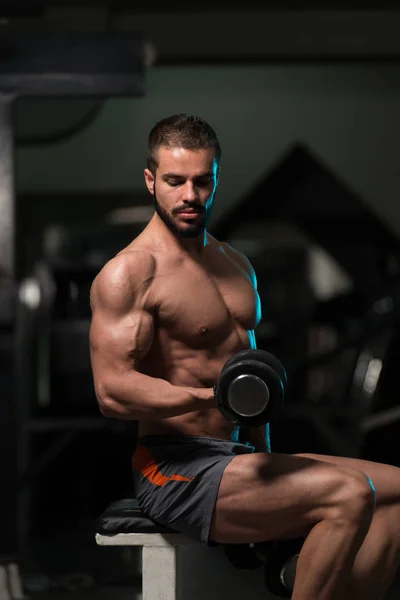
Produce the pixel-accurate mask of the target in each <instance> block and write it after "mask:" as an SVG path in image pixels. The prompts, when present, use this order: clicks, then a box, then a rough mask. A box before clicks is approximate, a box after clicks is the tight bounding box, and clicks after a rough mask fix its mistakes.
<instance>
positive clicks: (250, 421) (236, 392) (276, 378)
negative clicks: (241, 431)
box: [214, 349, 287, 427]
mask: <svg viewBox="0 0 400 600" xmlns="http://www.w3.org/2000/svg"><path fill="white" fill-rule="evenodd" d="M286 385H287V376H286V371H285V369H284V367H283V365H282V364H281V362H280V361H279V360H278V359H277V358H276V357H275V356H273V355H272V354H270V352H266V351H265V350H259V349H250V350H242V351H241V352H237V353H236V354H234V355H233V356H232V357H231V358H230V359H229V360H228V361H227V362H226V363H225V365H224V367H223V368H222V371H221V374H220V376H219V379H218V382H217V384H216V386H215V387H214V394H215V398H216V403H217V407H218V408H219V410H220V412H221V413H222V414H223V415H224V417H226V418H227V419H228V420H229V421H232V422H233V423H235V424H236V425H240V426H241V427H258V426H260V425H264V424H265V423H268V422H269V421H271V420H272V419H273V418H274V417H275V416H276V414H277V413H278V411H279V409H280V408H281V406H282V403H283V398H284V394H285V389H286Z"/></svg>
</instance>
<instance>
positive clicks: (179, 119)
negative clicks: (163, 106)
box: [146, 114, 221, 174]
mask: <svg viewBox="0 0 400 600" xmlns="http://www.w3.org/2000/svg"><path fill="white" fill-rule="evenodd" d="M161 146H166V147H170V148H185V149H186V150H202V149H206V148H214V150H215V158H216V160H217V161H218V162H219V161H220V159H221V147H220V145H219V141H218V138H217V134H216V133H215V131H214V129H213V128H212V127H211V126H210V125H209V124H208V123H207V122H206V121H204V119H201V118H200V117H196V116H193V115H187V114H179V115H172V116H171V117H167V118H165V119H162V120H161V121H158V123H156V124H155V125H154V127H153V129H152V130H151V131H150V134H149V140H148V146H147V161H146V162H147V168H148V169H149V170H150V171H151V172H152V173H153V174H154V173H155V172H156V170H157V167H158V160H157V151H158V149H159V148H160V147H161Z"/></svg>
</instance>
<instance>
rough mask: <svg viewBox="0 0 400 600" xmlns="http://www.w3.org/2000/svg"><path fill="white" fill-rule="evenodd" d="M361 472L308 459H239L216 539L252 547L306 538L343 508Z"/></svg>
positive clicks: (223, 497) (227, 482) (230, 471)
mask: <svg viewBox="0 0 400 600" xmlns="http://www.w3.org/2000/svg"><path fill="white" fill-rule="evenodd" d="M354 481H356V482H359V481H362V484H363V485H367V484H366V481H367V480H366V477H365V475H364V474H363V473H361V472H360V471H358V470H354V469H350V468H347V467H345V466H338V465H335V464H330V463H328V462H326V461H321V460H316V459H315V458H311V457H306V456H304V457H303V456H293V455H285V454H268V453H256V454H250V455H244V456H236V457H235V458H234V459H233V460H232V461H231V463H230V464H229V465H228V466H227V467H226V469H225V471H224V474H223V476H222V479H221V483H220V487H219V492H218V497H217V501H216V504H215V508H214V513H213V519H212V523H211V530H210V539H211V540H214V541H216V542H221V543H247V542H259V541H267V540H276V539H285V538H295V537H301V536H306V535H307V534H308V532H309V531H310V529H311V528H312V527H313V526H314V525H315V524H316V523H317V522H319V521H321V520H322V519H323V518H326V517H327V514H328V512H329V511H330V510H332V509H334V507H335V506H337V501H338V497H339V496H340V494H341V490H342V489H343V485H349V484H351V483H352V482H354Z"/></svg>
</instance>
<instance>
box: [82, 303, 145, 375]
mask: <svg viewBox="0 0 400 600" xmlns="http://www.w3.org/2000/svg"><path fill="white" fill-rule="evenodd" d="M153 335H154V323H153V317H152V315H151V314H150V313H149V312H147V311H145V310H134V309H132V310H131V311H130V312H129V313H128V314H126V315H123V316H121V315H117V316H116V315H113V314H109V313H107V311H104V310H97V311H95V312H94V315H93V319H92V325H91V330H90V347H91V354H92V363H93V365H94V368H96V367H97V366H98V365H99V364H101V365H102V366H103V368H106V369H112V370H113V371H114V372H121V371H124V370H132V369H134V368H136V367H137V365H138V363H139V362H140V361H141V360H142V359H143V358H144V357H145V356H146V354H147V353H148V351H149V349H150V347H151V344H152V341H153Z"/></svg>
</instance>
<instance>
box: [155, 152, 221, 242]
mask: <svg viewBox="0 0 400 600" xmlns="http://www.w3.org/2000/svg"><path fill="white" fill-rule="evenodd" d="M144 176H145V181H146V185H147V189H148V190H149V192H150V194H152V195H153V198H154V206H155V210H156V212H157V214H158V215H159V217H160V218H161V219H162V220H163V222H164V223H165V224H166V225H167V227H168V228H169V229H170V231H172V232H173V233H174V234H175V235H176V236H178V237H197V236H199V235H201V234H202V233H203V232H204V229H205V227H206V225H207V222H208V220H209V218H210V215H211V209H212V205H213V202H214V194H215V190H216V188H217V183H218V164H217V161H216V160H215V153H214V150H213V149H212V148H207V149H204V150H187V149H185V148H167V147H165V146H161V148H159V150H158V167H157V171H156V174H155V176H154V175H153V174H152V172H151V171H149V169H145V172H144Z"/></svg>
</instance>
